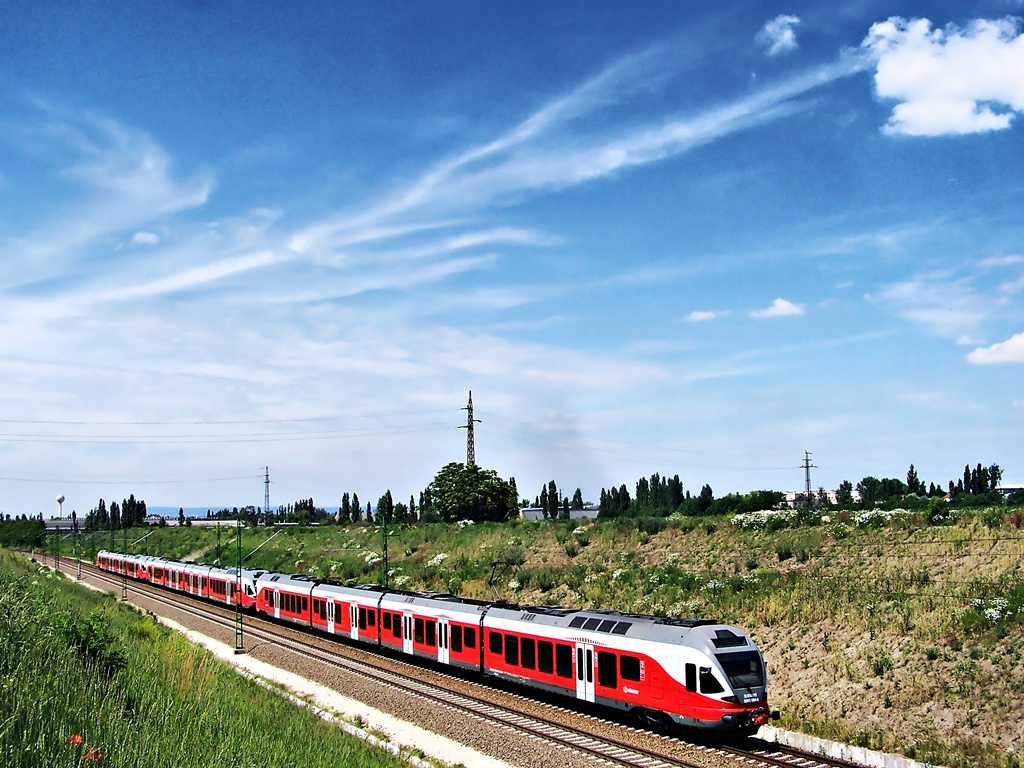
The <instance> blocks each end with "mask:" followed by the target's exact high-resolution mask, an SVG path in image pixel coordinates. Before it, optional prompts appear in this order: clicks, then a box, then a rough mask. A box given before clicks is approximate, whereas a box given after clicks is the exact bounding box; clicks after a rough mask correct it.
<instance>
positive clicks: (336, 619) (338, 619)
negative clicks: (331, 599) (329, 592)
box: [334, 603, 341, 624]
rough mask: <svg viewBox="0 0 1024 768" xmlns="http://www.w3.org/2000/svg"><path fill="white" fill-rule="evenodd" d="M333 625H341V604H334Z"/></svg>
mask: <svg viewBox="0 0 1024 768" xmlns="http://www.w3.org/2000/svg"><path fill="white" fill-rule="evenodd" d="M334 623H335V624H341V603H335V604H334Z"/></svg>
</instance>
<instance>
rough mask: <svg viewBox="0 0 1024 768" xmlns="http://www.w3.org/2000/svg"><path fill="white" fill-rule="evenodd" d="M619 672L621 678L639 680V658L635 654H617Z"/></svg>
mask: <svg viewBox="0 0 1024 768" xmlns="http://www.w3.org/2000/svg"><path fill="white" fill-rule="evenodd" d="M619 674H620V675H621V676H622V679H623V680H633V681H634V682H637V681H639V680H640V659H638V658H637V657H636V656H626V655H622V656H619Z"/></svg>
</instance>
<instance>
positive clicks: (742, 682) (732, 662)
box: [715, 651, 764, 688]
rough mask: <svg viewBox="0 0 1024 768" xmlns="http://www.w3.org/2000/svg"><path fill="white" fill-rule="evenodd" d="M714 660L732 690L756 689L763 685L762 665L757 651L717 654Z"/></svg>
mask: <svg viewBox="0 0 1024 768" xmlns="http://www.w3.org/2000/svg"><path fill="white" fill-rule="evenodd" d="M715 658H716V659H718V663H719V664H721V665H722V669H723V670H725V674H726V676H727V677H728V678H729V684H730V685H732V687H733V688H758V687H760V686H763V685H764V664H763V663H762V662H761V654H759V653H758V652H757V651H743V652H741V653H719V654H716V656H715Z"/></svg>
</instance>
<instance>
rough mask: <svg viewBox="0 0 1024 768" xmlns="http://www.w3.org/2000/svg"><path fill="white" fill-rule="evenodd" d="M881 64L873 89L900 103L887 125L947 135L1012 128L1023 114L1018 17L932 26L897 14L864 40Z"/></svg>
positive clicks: (892, 129) (1023, 43)
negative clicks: (936, 27)
mask: <svg viewBox="0 0 1024 768" xmlns="http://www.w3.org/2000/svg"><path fill="white" fill-rule="evenodd" d="M861 48H862V50H864V51H866V52H867V53H868V54H869V55H871V56H872V57H873V58H874V60H875V61H876V64H877V69H876V71H875V88H876V91H877V93H878V96H879V97H881V98H883V99H895V100H897V101H899V102H900V103H899V104H897V105H896V107H895V108H894V109H893V112H892V116H891V117H890V118H889V121H888V122H887V123H886V125H885V127H884V128H883V130H884V131H885V132H886V133H890V134H906V135H910V136H942V135H956V134H965V133H979V132H983V131H994V130H1002V129H1005V128H1008V127H1009V126H1010V123H1011V121H1012V119H1013V118H1014V116H1015V115H1016V114H1017V113H1018V112H1024V76H1022V74H1021V73H1022V72H1024V35H1021V34H1020V33H1019V32H1018V23H1017V20H1015V19H1012V18H1006V19H996V20H989V19H977V20H975V21H972V22H971V23H970V24H968V25H967V26H966V27H965V28H963V29H960V28H959V27H956V26H954V25H949V26H947V27H946V28H945V29H944V30H942V29H932V24H931V22H930V21H929V20H928V19H913V20H911V21H907V20H906V19H903V18H900V17H898V16H894V17H892V18H890V19H888V20H887V21H883V22H879V23H877V24H874V25H872V27H871V29H870V30H869V31H868V35H867V37H866V38H865V39H864V41H863V42H862V43H861Z"/></svg>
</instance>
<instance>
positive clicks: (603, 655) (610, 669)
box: [597, 651, 619, 688]
mask: <svg viewBox="0 0 1024 768" xmlns="http://www.w3.org/2000/svg"><path fill="white" fill-rule="evenodd" d="M597 684H598V685H603V686H604V687H605V688H618V687H619V677H618V675H617V674H616V673H615V654H614V653H609V652H608V651H598V652H597Z"/></svg>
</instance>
